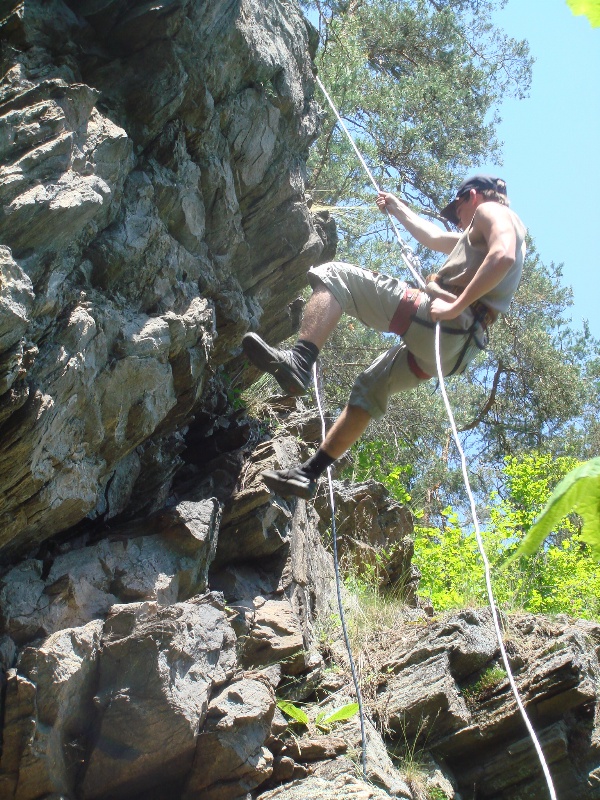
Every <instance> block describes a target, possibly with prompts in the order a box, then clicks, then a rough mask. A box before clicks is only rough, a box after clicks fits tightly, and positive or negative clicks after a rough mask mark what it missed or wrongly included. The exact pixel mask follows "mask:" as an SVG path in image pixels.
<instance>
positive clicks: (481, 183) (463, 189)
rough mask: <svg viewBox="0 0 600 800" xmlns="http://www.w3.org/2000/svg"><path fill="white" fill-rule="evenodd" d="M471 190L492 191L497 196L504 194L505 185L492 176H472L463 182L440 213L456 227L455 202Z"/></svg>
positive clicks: (457, 221) (499, 179)
mask: <svg viewBox="0 0 600 800" xmlns="http://www.w3.org/2000/svg"><path fill="white" fill-rule="evenodd" d="M471 189H477V191H479V192H482V191H483V190H484V189H493V190H494V191H495V192H498V194H506V183H505V182H504V181H503V180H502V178H495V177H494V176H493V175H473V176H472V177H471V178H467V179H466V180H464V181H463V182H462V183H461V185H460V186H459V187H458V189H457V190H456V197H455V198H454V200H453V201H452V202H451V203H448V205H447V206H446V207H445V208H443V209H442V210H441V211H440V214H441V215H442V217H445V218H446V219H447V220H449V221H450V222H452V223H453V224H454V225H458V223H459V220H458V217H457V216H456V201H457V200H458V198H459V197H461V196H462V195H463V194H466V193H467V192H468V191H470V190H471Z"/></svg>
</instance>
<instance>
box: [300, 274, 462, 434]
mask: <svg viewBox="0 0 600 800" xmlns="http://www.w3.org/2000/svg"><path fill="white" fill-rule="evenodd" d="M308 280H309V283H310V285H311V286H312V287H313V289H314V288H315V287H316V286H318V284H319V282H322V283H324V284H325V286H326V287H327V288H328V289H329V291H330V292H331V293H332V295H333V296H334V297H335V299H336V300H337V301H338V303H339V304H340V305H341V307H342V310H343V311H344V313H346V314H348V315H349V316H351V317H354V318H356V319H358V320H360V321H361V322H362V323H363V324H364V325H366V326H367V327H369V328H373V329H374V330H376V331H380V332H382V333H387V332H392V333H396V334H398V335H400V336H401V341H400V343H399V344H395V345H394V346H393V347H391V348H390V349H389V350H387V351H386V352H385V353H382V355H380V356H379V357H378V358H377V359H376V360H375V361H374V362H373V363H372V364H371V366H369V367H367V369H366V370H365V371H364V372H361V374H360V375H359V376H358V377H357V379H356V381H355V383H354V387H353V389H352V392H351V394H350V399H349V400H348V403H349V405H353V406H359V407H360V408H363V409H364V410H365V411H367V412H368V414H369V415H370V416H372V417H374V418H375V419H379V418H381V417H382V416H383V415H384V414H385V412H386V409H387V406H388V401H389V398H390V395H392V394H395V393H396V392H404V391H406V390H407V389H414V388H415V387H416V386H418V385H419V383H421V382H422V381H423V380H428V379H429V378H430V377H432V376H435V375H437V367H436V361H435V327H434V325H433V323H432V321H431V316H430V314H429V308H430V306H431V298H430V297H429V296H428V295H427V294H426V293H425V292H421V291H420V290H418V289H413V288H412V287H411V286H409V285H408V284H407V283H405V282H404V281H401V280H398V279H397V278H391V277H389V276H388V275H382V274H381V273H379V272H371V270H366V269H361V268H360V267H356V266H354V265H352V264H346V263H344V262H342V261H331V262H329V263H327V264H322V265H321V266H319V267H312V268H311V269H310V270H309V273H308ZM472 322H473V317H472V315H471V312H468V313H467V315H466V316H465V315H463V317H462V318H461V321H458V320H448V321H446V322H444V329H446V332H444V330H442V333H441V336H440V352H441V361H442V370H443V372H444V374H445V375H447V374H448V373H450V372H452V371H453V370H455V368H456V365H457V361H458V359H459V358H460V356H461V352H462V351H463V350H464V349H465V346H466V344H467V341H468V339H469V328H470V327H471V324H472ZM448 330H455V331H456V333H448V332H447V331H448ZM471 357H472V356H471ZM464 366H466V362H465V361H461V370H462V369H464Z"/></svg>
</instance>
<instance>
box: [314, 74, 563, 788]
mask: <svg viewBox="0 0 600 800" xmlns="http://www.w3.org/2000/svg"><path fill="white" fill-rule="evenodd" d="M316 82H317V85H318V86H319V88H320V89H321V91H322V92H323V95H324V96H325V98H326V100H327V102H328V103H329V105H330V107H331V109H332V111H333V113H334V114H335V116H336V118H337V120H338V122H339V123H340V125H341V127H342V129H343V131H344V133H345V134H346V136H347V138H348V140H349V142H350V144H351V145H352V148H353V149H354V152H355V153H356V155H357V156H358V159H359V161H360V163H361V164H362V166H363V168H364V170H365V172H366V173H367V175H368V177H369V179H370V181H371V183H372V184H373V186H374V187H375V191H376V192H378V193H379V191H380V189H379V186H378V185H377V183H376V181H375V179H374V178H373V175H372V174H371V171H370V170H369V167H368V166H367V164H366V162H365V160H364V158H363V157H362V154H361V153H360V151H359V150H358V148H357V146H356V144H355V142H354V139H353V137H352V136H351V134H350V132H349V130H348V128H347V127H346V125H345V123H344V121H343V120H342V118H341V116H340V114H339V112H338V110H337V108H336V106H335V104H334V102H333V101H332V99H331V97H330V96H329V94H328V93H327V90H326V89H325V87H324V86H323V84H322V83H321V80H320V79H319V77H318V76H317V77H316ZM387 213H388V218H389V220H390V222H391V225H392V228H393V229H394V232H395V234H396V238H397V240H398V243H399V245H400V252H401V256H402V260H403V261H404V263H405V265H406V267H407V268H408V270H409V272H410V273H411V275H412V276H413V277H414V278H415V280H416V281H417V283H418V284H419V286H421V287H422V288H425V281H424V280H423V278H422V276H421V275H420V274H419V273H418V271H417V269H416V268H415V267H414V265H413V263H418V261H417V259H416V257H415V255H414V253H413V252H412V250H411V248H410V247H409V246H408V245H407V244H406V243H405V242H404V240H403V239H402V236H401V235H400V231H399V230H398V227H397V226H396V224H395V222H394V219H393V217H392V216H391V214H390V212H389V211H388V212H387ZM480 306H483V304H482V303H480ZM483 309H485V306H483ZM474 312H475V318H476V319H475V323H474V325H481V323H482V322H483V326H484V327H485V330H486V331H487V324H486V322H487V321H486V320H484V318H483V314H484V313H485V312H484V311H483V310H481V312H480V313H481V314H482V316H479V314H478V312H477V306H475V309H474ZM478 317H479V318H478ZM474 325H473V326H472V328H473V327H474ZM445 327H446V326H444V328H445ZM441 332H442V326H441V325H440V323H439V322H437V323H435V360H436V366H437V373H438V382H439V386H440V390H441V393H442V397H443V400H444V406H445V408H446V413H447V414H448V419H449V422H450V427H451V429H452V435H453V438H454V442H455V444H456V447H457V449H458V452H459V455H460V460H461V465H462V473H463V479H464V483H465V488H466V491H467V495H468V497H469V503H470V508H471V516H472V518H473V525H474V529H475V535H476V538H477V545H478V547H479V552H480V554H481V558H482V561H483V565H484V571H485V583H486V589H487V595H488V600H489V603H490V610H491V613H492V619H493V622H494V629H495V632H496V638H497V640H498V646H499V649H500V653H501V656H502V662H503V664H504V668H505V670H506V674H507V676H508V680H509V683H510V687H511V690H512V693H513V695H514V698H515V701H516V703H517V707H518V708H519V711H520V713H521V716H522V718H523V721H524V722H525V726H526V728H527V731H528V733H529V735H530V737H531V740H532V741H533V744H534V747H535V750H536V753H537V756H538V758H539V761H540V764H541V767H542V771H543V773H544V777H545V779H546V784H547V786H548V792H549V795H550V800H557V797H556V792H555V790H554V785H553V782H552V776H551V774H550V770H549V768H548V764H547V763H546V759H545V757H544V753H543V751H542V747H541V745H540V743H539V740H538V738H537V735H536V733H535V730H534V729H533V726H532V724H531V722H530V721H529V717H528V716H527V712H526V710H525V706H524V705H523V702H522V700H521V697H520V695H519V690H518V687H517V684H516V682H515V679H514V677H513V674H512V670H511V667H510V662H509V659H508V655H507V653H506V648H505V647H504V642H503V639H502V631H501V628H500V621H499V614H498V609H497V608H496V601H495V599H494V593H493V589H492V581H491V574H490V567H489V562H488V559H487V555H486V552H485V547H484V544H483V539H482V537H481V532H480V528H479V521H478V517H477V510H476V507H475V499H474V497H473V492H472V490H471V484H470V481H469V475H468V470H467V461H466V457H465V453H464V450H463V447H462V445H461V442H460V437H459V435H458V430H457V428H456V422H455V420H454V414H453V413H452V407H451V406H450V402H449V400H448V395H447V393H446V385H445V382H444V374H443V369H442V361H441V355H440V335H441ZM461 333H464V331H461ZM486 335H487V333H486ZM473 338H474V333H473ZM475 344H476V346H479V345H478V344H477V342H476V341H475ZM471 346H473V342H472V341H471V337H469V340H468V341H467V344H466V345H465V348H463V350H462V351H461V354H460V357H459V360H458V361H457V363H456V365H455V367H454V369H453V370H452V372H451V373H450V374H453V373H455V372H456V371H457V370H458V369H459V367H460V365H461V362H462V360H463V359H464V358H465V356H466V355H467V350H468V348H469V347H471ZM484 346H485V345H484ZM480 349H482V348H480ZM313 375H314V384H315V391H316V396H317V403H318V406H319V412H320V414H321V421H322V425H323V439H324V438H325V422H324V417H323V412H322V410H321V403H320V399H319V394H318V387H317V372H316V366H315V367H314V371H313ZM427 377H430V376H427ZM327 477H328V480H329V494H330V502H331V513H332V530H333V531H334V540H333V541H334V563H335V567H336V586H337V593H338V605H339V609H340V618H341V619H342V628H343V631H344V638H345V642H346V648H347V650H348V655H349V658H350V665H351V669H352V677H353V679H354V686H355V689H356V696H357V699H358V704H359V711H360V719H361V731H362V737H363V738H362V764H363V773H364V775H365V777H366V740H365V734H364V715H363V709H362V697H361V694H360V686H359V682H358V679H357V677H356V670H355V668H354V662H353V660H352V653H351V648H350V642H349V640H348V636H347V633H346V626H345V622H344V618H343V608H342V599H341V589H340V576H339V568H338V562H337V541H336V537H335V506H334V500H333V483H332V479H331V467H329V468H328V469H327Z"/></svg>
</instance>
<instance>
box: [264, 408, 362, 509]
mask: <svg viewBox="0 0 600 800" xmlns="http://www.w3.org/2000/svg"><path fill="white" fill-rule="evenodd" d="M370 421H371V415H370V414H369V413H368V411H365V410H364V409H363V408H361V407H360V406H351V405H347V406H346V407H345V408H344V410H343V411H342V413H341V414H340V416H339V417H338V418H337V419H336V421H335V423H334V424H333V427H332V428H331V430H330V431H329V433H328V434H327V435H326V437H325V441H324V442H323V444H322V445H321V446H320V447H319V449H318V450H317V452H316V453H315V454H314V455H312V456H311V457H310V458H309V459H308V461H305V462H304V464H300V465H299V466H298V467H292V468H291V469H277V470H275V469H269V470H266V471H265V472H263V474H262V478H263V480H264V482H265V483H266V484H267V486H268V487H269V489H272V490H273V491H274V492H277V493H278V494H282V495H284V496H289V495H292V496H295V497H303V498H305V499H308V498H310V497H312V496H313V494H314V493H315V490H316V488H317V479H318V477H319V475H321V473H322V472H324V471H325V470H326V469H327V467H330V466H331V465H332V464H333V462H334V461H336V459H338V458H339V457H340V456H343V455H344V453H345V452H346V450H348V449H349V448H350V447H352V445H353V444H354V442H356V441H357V439H359V438H360V437H361V436H362V435H363V433H364V432H365V430H366V429H367V425H368V424H369V422H370Z"/></svg>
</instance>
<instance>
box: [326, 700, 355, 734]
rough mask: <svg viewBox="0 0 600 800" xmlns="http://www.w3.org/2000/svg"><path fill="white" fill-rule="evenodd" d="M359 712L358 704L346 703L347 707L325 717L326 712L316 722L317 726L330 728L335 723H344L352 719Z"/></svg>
mask: <svg viewBox="0 0 600 800" xmlns="http://www.w3.org/2000/svg"><path fill="white" fill-rule="evenodd" d="M357 712H358V703H346V705H345V706H341V708H338V709H336V710H335V711H334V712H332V713H331V714H329V716H327V717H325V712H322V713H321V714H319V716H318V717H317V720H316V725H318V726H319V727H322V728H328V727H330V726H331V725H333V723H334V722H343V721H344V720H347V719H350V718H351V717H353V716H354V715H355V714H356V713H357Z"/></svg>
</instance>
